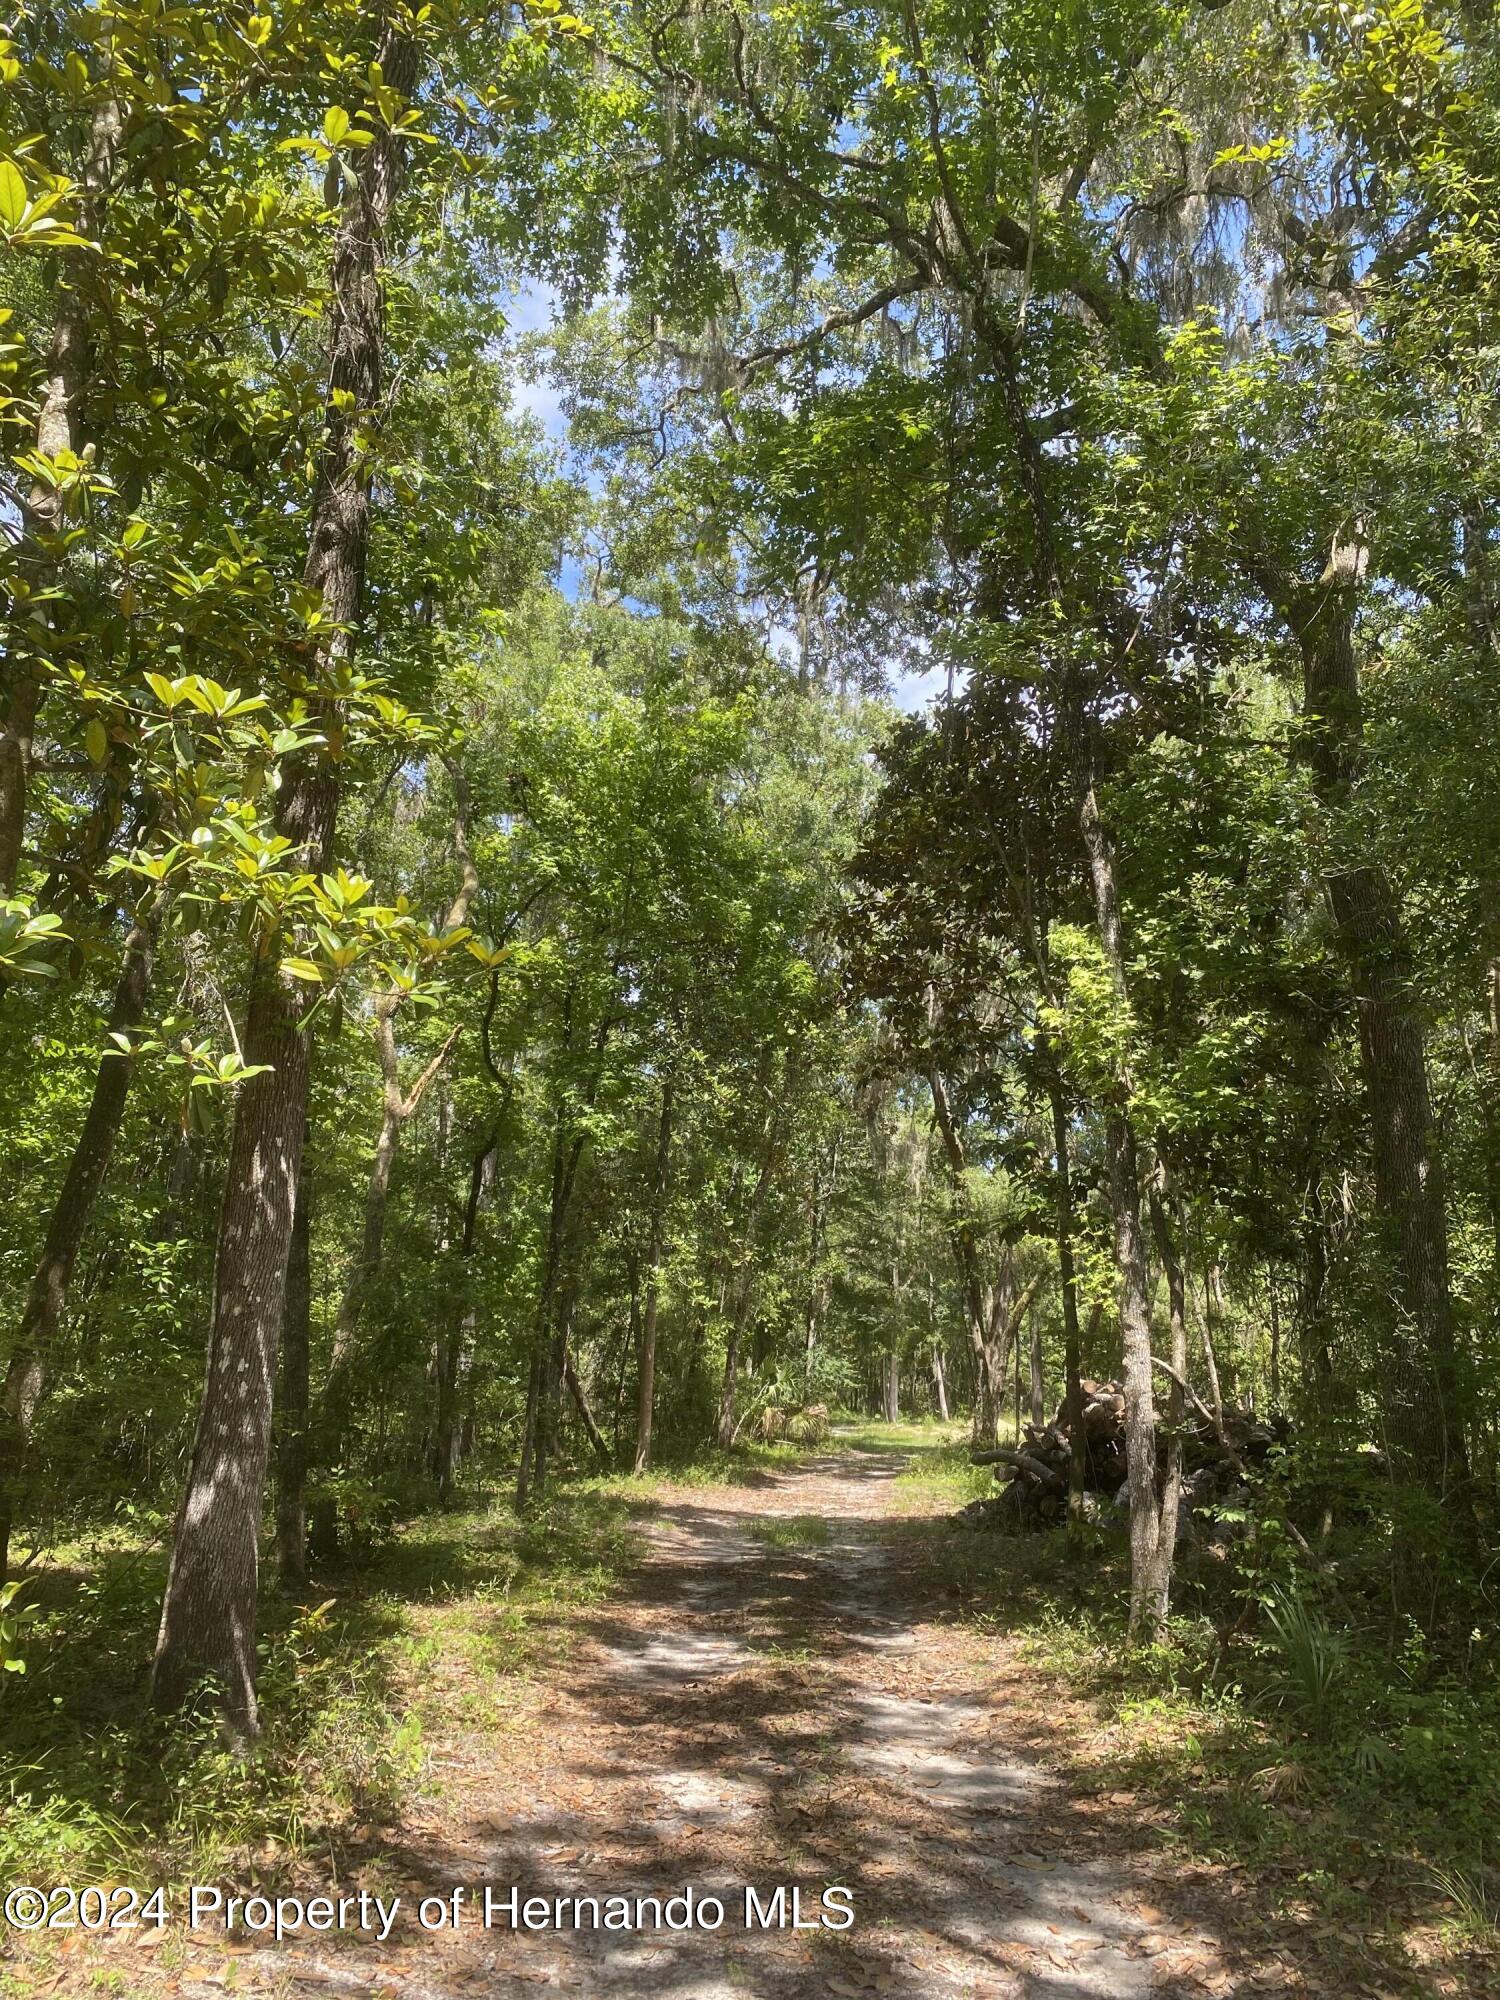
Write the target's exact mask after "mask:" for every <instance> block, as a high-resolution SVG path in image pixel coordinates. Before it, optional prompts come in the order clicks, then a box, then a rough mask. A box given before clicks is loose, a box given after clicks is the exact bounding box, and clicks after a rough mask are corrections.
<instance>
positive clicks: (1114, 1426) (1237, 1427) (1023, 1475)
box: [956, 1378, 1281, 1535]
mask: <svg viewBox="0 0 1500 2000" xmlns="http://www.w3.org/2000/svg"><path fill="white" fill-rule="evenodd" d="M1082 1387H1083V1442H1084V1459H1083V1490H1084V1496H1085V1505H1086V1511H1087V1512H1088V1513H1089V1514H1091V1515H1093V1516H1095V1517H1097V1516H1098V1515H1099V1513H1100V1512H1101V1499H1100V1496H1103V1500H1104V1501H1109V1502H1113V1503H1115V1504H1117V1505H1119V1506H1121V1507H1123V1506H1124V1504H1125V1470H1126V1468H1125V1390H1124V1385H1123V1384H1122V1383H1119V1382H1091V1381H1089V1380H1088V1379H1087V1378H1085V1380H1084V1382H1083V1384H1082ZM1189 1395H1190V1399H1191V1402H1192V1406H1193V1407H1192V1410H1191V1412H1190V1413H1189V1415H1188V1417H1187V1419H1186V1428H1185V1430H1184V1433H1183V1451H1182V1458H1183V1476H1182V1484H1181V1487H1180V1489H1179V1496H1178V1533H1179V1534H1180V1535H1181V1534H1185V1533H1186V1532H1187V1528H1188V1523H1189V1520H1190V1517H1191V1515H1192V1513H1193V1510H1194V1509H1195V1508H1198V1507H1203V1506H1205V1505H1212V1504H1213V1503H1214V1502H1216V1501H1221V1500H1225V1499H1228V1498H1230V1497H1231V1496H1232V1495H1234V1492H1235V1489H1236V1488H1243V1487H1246V1486H1247V1484H1248V1481H1249V1478H1250V1476H1251V1474H1252V1471H1253V1468H1254V1467H1255V1466H1256V1465H1257V1464H1258V1463H1259V1461H1260V1460H1262V1459H1263V1458H1264V1457H1265V1455H1266V1453H1267V1452H1268V1451H1269V1450H1270V1449H1271V1447H1272V1445H1274V1444H1276V1443H1277V1442H1278V1440H1279V1438H1280V1435H1281V1432H1280V1430H1279V1429H1277V1428H1273V1427H1272V1426H1270V1425H1268V1424H1265V1423H1262V1422H1260V1421H1259V1420H1258V1419H1257V1418H1256V1417H1255V1416H1253V1415H1252V1414H1251V1413H1250V1412H1249V1411H1247V1410H1241V1409H1237V1408H1234V1407H1232V1406H1230V1405H1228V1404H1226V1405H1225V1407H1224V1408H1223V1410H1222V1411H1221V1412H1220V1413H1219V1414H1217V1415H1216V1414H1215V1413H1214V1412H1213V1411H1211V1410H1209V1409H1208V1408H1207V1407H1206V1406H1205V1405H1204V1404H1203V1403H1201V1402H1200V1401H1199V1400H1198V1398H1197V1397H1196V1396H1193V1395H1192V1394H1191V1391H1190V1392H1189ZM1159 1419H1160V1413H1159V1412H1158V1426H1157V1464H1156V1478H1157V1489H1158V1491H1160V1488H1161V1484H1162V1481H1163V1480H1164V1479H1165V1477H1166V1456H1167V1439H1166V1434H1165V1427H1164V1426H1163V1425H1162V1424H1161V1422H1160V1420H1159ZM1071 1459H1072V1444H1071V1441H1070V1434H1069V1430H1068V1416H1067V1405H1066V1403H1064V1404H1063V1405H1062V1406H1061V1407H1060V1408H1059V1410H1058V1412H1057V1415H1056V1416H1055V1417H1054V1418H1053V1420H1052V1422H1051V1423H1050V1424H1048V1425H1046V1426H1045V1427H1044V1428H1040V1429H1039V1428H1038V1427H1037V1426H1036V1425H1034V1424H1027V1426H1026V1428H1025V1430H1024V1432H1023V1433H1022V1441H1021V1442H1020V1443H1019V1444H1015V1445H998V1446H996V1447H995V1448H994V1449H993V1450H991V1451H976V1452H975V1453H974V1454H973V1460H974V1463H975V1464H976V1465H992V1466H993V1467H994V1468H995V1477H996V1478H997V1479H999V1480H1003V1481H1004V1482H1005V1484H1004V1487H1003V1489H1002V1491H1001V1492H1000V1493H999V1494H997V1495H996V1497H995V1498H994V1499H992V1500H972V1501H970V1503H969V1505H968V1506H967V1507H964V1508H962V1509H961V1510H960V1512H959V1513H958V1515H957V1516H956V1518H957V1519H958V1520H959V1521H961V1522H963V1523H964V1524H965V1525H966V1526H968V1527H973V1528H998V1529H1002V1530H1008V1531H1010V1532H1012V1533H1016V1532H1019V1531H1021V1530H1024V1529H1028V1528H1047V1527H1051V1526H1052V1525H1053V1524H1054V1523H1056V1522H1058V1521H1061V1520H1063V1519H1065V1517H1066V1515H1067V1511H1068V1472H1069V1466H1070V1463H1071ZM1236 1497H1237V1496H1236Z"/></svg>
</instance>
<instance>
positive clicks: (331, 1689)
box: [0, 1480, 643, 1886]
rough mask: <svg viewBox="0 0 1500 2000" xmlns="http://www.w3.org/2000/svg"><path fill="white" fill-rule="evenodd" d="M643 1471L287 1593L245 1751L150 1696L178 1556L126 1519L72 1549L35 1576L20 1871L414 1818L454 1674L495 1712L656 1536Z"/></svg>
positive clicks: (344, 1832)
mask: <svg viewBox="0 0 1500 2000" xmlns="http://www.w3.org/2000/svg"><path fill="white" fill-rule="evenodd" d="M642 1498H643V1496H642V1495H640V1494H639V1493H638V1492H637V1491H636V1490H635V1489H634V1487H633V1485H632V1484H630V1483H627V1482H621V1481H614V1482H607V1481H601V1480H592V1481H588V1482H584V1483H581V1484H580V1485H578V1486H576V1487H567V1488H563V1489H561V1490H560V1491H559V1492H558V1493H557V1494H556V1495H555V1496H554V1497H553V1498H552V1499H551V1500H550V1501H549V1502H548V1504H547V1505H546V1506H545V1508H541V1509H538V1510H537V1511H535V1512H533V1513H531V1514H529V1515H527V1516H526V1517H525V1518H524V1519H519V1520H518V1519H517V1518H516V1517H515V1516H514V1515H512V1514H510V1513H509V1512H508V1511H501V1510H494V1511H490V1510H479V1511H474V1512H470V1513H467V1514H453V1515H433V1516H428V1517H426V1518H424V1519H422V1520H420V1521H418V1522H416V1523H414V1524H412V1525H410V1526H409V1527H408V1528H406V1529H405V1530H404V1531H403V1532H402V1533H401V1534H400V1535H399V1536H398V1537H396V1538H395V1539H393V1540H391V1541H390V1542H388V1543H386V1544H385V1545H383V1546H380V1547H377V1548H376V1549H375V1550H374V1551H372V1552H371V1553H370V1554H369V1555H368V1556H367V1557H365V1558H364V1559H363V1560H361V1561H360V1562H359V1563H358V1564H353V1563H351V1564H350V1565H349V1566H347V1567H345V1568H343V1569H340V1570H337V1571H335V1572H332V1573H330V1574H328V1575H326V1576H323V1577H320V1578H319V1580H318V1582H317V1584H316V1585H315V1587H314V1588H313V1590H312V1591H311V1592H310V1594H309V1597H308V1600H307V1602H306V1603H298V1602H295V1601H293V1600H292V1599H290V1598H288V1597H286V1596H283V1595H282V1594H280V1593H278V1592H275V1591H271V1592H268V1593H266V1595H265V1599H264V1601H263V1605H262V1613H263V1616H262V1629H261V1636H260V1659H261V1664H260V1689H261V1707H262V1731H263V1733H262V1738H261V1741H260V1743H259V1744H258V1745H257V1747H256V1749H255V1751H254V1752H253V1753H252V1754H251V1755H250V1756H249V1757H241V1756H238V1755H234V1754H231V1753H230V1751H228V1750H227V1749H226V1748H225V1747H224V1746H223V1744H222V1743H221V1742H220V1739H219V1735H218V1732H217V1728H216V1726H215V1723H214V1721H213V1719H212V1717H211V1716H209V1715H206V1714H205V1715H203V1716H199V1717H189V1718H187V1719H186V1721H184V1720H183V1719H181V1718H178V1719H174V1720H172V1721H166V1720H163V1719H162V1718H160V1717H158V1716H156V1715H154V1714H153V1713H152V1712H151V1711H150V1710H149V1709H148V1708H147V1707H146V1706H145V1702H144V1682H145V1670H146V1665H147V1662H148V1661H149V1659H150V1656H151V1648H152V1642H153V1640H154V1637H155V1628H156V1618H157V1612H158V1608H159V1605H160V1593H161V1588H162V1582H163V1575H164V1566H165V1565H164V1557H163V1556H162V1554H161V1552H160V1550H158V1549H154V1548H139V1547H134V1548H133V1547H131V1546H130V1545H129V1544H128V1543H122V1542H121V1541H120V1540H119V1539H118V1538H116V1539H113V1540H110V1541H107V1542H106V1541H100V1542H97V1543H92V1544H86V1545H74V1546H73V1547H70V1548H66V1549H61V1550H58V1551H56V1552H55V1554H54V1556H53V1558H52V1559H51V1561H50V1562H49V1563H48V1565H47V1567H46V1569H45V1570H44V1571H43V1572H42V1574H41V1575H40V1577H39V1578H38V1579H37V1582H36V1587H35V1589H34V1591H33V1593H32V1594H33V1595H34V1596H35V1599H36V1601H37V1602H38V1604H39V1606H40V1611H39V1615H38V1617H37V1618H36V1620H35V1621H34V1622H33V1623H32V1624H31V1625H30V1626H29V1628H28V1631H27V1638H26V1655H27V1669H28V1670H27V1672H26V1674H25V1675H24V1676H18V1675H7V1676H6V1677H5V1685H4V1687H3V1689H0V1704H3V1708H0V1721H3V1733H4V1749H3V1752H0V1799H3V1800H4V1801H5V1810H4V1811H3V1813H0V1875H4V1877H5V1878H7V1879H8V1880H11V1881H22V1882H35V1883H38V1884H41V1885H43V1886H46V1885H48V1884H50V1883H54V1882H61V1881H68V1882H71V1883H73V1884H74V1885H82V1884H83V1883H85V1882H88V1881H93V1880H102V1879H109V1880H112V1881H121V1882H133V1883H148V1882H157V1881H163V1882H167V1883H173V1882H180V1881H185V1880H190V1879H196V1880H212V1879H214V1878H215V1876H218V1875H223V1874H232V1873H241V1874H242V1873H243V1872H244V1871H245V1870H246V1868H247V1867H249V1866H250V1865H251V1863H252V1861H253V1865H254V1868H255V1870H256V1871H257V1872H258V1873H259V1874H260V1875H262V1876H264V1875H265V1874H266V1873H267V1870H268V1869H269V1870H270V1871H271V1872H272V1873H273V1874H274V1873H275V1871H276V1870H277V1869H279V1868H286V1867H290V1866H291V1865H293V1864H294V1863H295V1861H296V1860H297V1858H298V1857H299V1856H300V1855H301V1854H303V1853H305V1852H309V1851H316V1852H318V1853H320V1854H322V1853H326V1852H327V1851H328V1850H329V1849H330V1848H333V1849H334V1850H338V1849H342V1848H346V1847H347V1846H348V1845H349V1843H351V1842H357V1841H360V1840H363V1839H366V1838H367V1837H369V1836H370V1835H371V1834H373V1833H374V1832H375V1831H377V1830H378V1829H379V1828H380V1827H382V1826H384V1825H388V1824H390V1823H391V1822H392V1821H394V1820H395V1819H396V1818H397V1817H399V1815H400V1814H401V1812H402V1811H403V1810H404V1809H405V1807H406V1806H407V1805H408V1804H409V1802H410V1799H411V1796H412V1793H413V1790H414V1789H420V1788H421V1786H422V1785H423V1784H424V1782H425V1781H426V1776H427V1758H426V1751H425V1740H426V1732H427V1730H428V1728H429V1727H430V1726H431V1723H432V1721H433V1719H434V1712H435V1709H436V1708H437V1707H438V1706H440V1705H441V1703H442V1702H443V1701H444V1700H447V1699H451V1698H452V1697H453V1695H454V1692H455V1689H454V1686H453V1685H452V1684H447V1685H441V1684H439V1683H438V1682H436V1681H435V1679H434V1675H433V1671H432V1670H433V1669H434V1667H435V1666H436V1665H437V1663H438V1662H440V1661H442V1660H444V1659H446V1658H449V1657H451V1658H452V1659H454V1660H455V1661H458V1662H460V1663H461V1664H462V1666H463V1668H464V1669H465V1672H464V1675H463V1677H462V1680H461V1682H460V1684H459V1685H460V1686H461V1689H462V1693H463V1698H464V1700H465V1701H466V1702H467V1703H468V1704H470V1712H468V1713H467V1714H466V1721H467V1722H468V1723H469V1724H470V1725H472V1726H473V1727H474V1728H476V1729H483V1728H488V1727H493V1726H496V1725H497V1724H498V1723H499V1721H500V1720H501V1719H502V1718H503V1715H504V1710H505V1705H506V1694H507V1689H508V1688H511V1687H513V1686H514V1684H515V1683H516V1682H517V1681H518V1680H519V1679H520V1678H523V1677H525V1676H528V1675H530V1674H533V1673H534V1672H536V1671H537V1670H538V1669H539V1667H540V1666H541V1665H542V1664H543V1663H544V1662H545V1661H546V1660H548V1659H549V1658H552V1657H554V1656H555V1655H556V1653H557V1651H558V1650H559V1649H560V1648H561V1647H562V1645H563V1644H564V1643H565V1641H564V1638H563V1629H564V1628H563V1621H562V1620H561V1619H560V1618H559V1616H558V1614H559V1613H560V1612H562V1611H565V1610H567V1609H571V1608H573V1607H577V1606H579V1605H586V1604H589V1603H592V1602H597V1601H598V1600H599V1599H601V1598H602V1597H604V1596H606V1595H607V1594H608V1593H609V1592H610V1591H611V1590H612V1589H613V1588H614V1587H615V1585H616V1582H617V1580H618V1578H619V1576H620V1574H621V1573H622V1571H623V1569H624V1568H625V1567H626V1566H627V1565H628V1563H629V1562H630V1561H631V1559H632V1557H633V1554H634V1550H635V1548H636V1544H637V1532H638V1531H637V1529H636V1527H635V1524H634V1515H635V1513H636V1512H638V1511H639V1508H640V1505H641V1502H642Z"/></svg>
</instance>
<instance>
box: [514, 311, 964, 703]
mask: <svg viewBox="0 0 1500 2000" xmlns="http://www.w3.org/2000/svg"><path fill="white" fill-rule="evenodd" d="M557 303H558V301H557V294H556V292H555V291H554V290H553V289H552V287H551V286H550V285H544V284H539V283H531V284H527V285H526V286H524V287H522V288H521V289H520V290H518V291H516V292H513V293H511V294H510V296H509V297H508V298H507V299H506V300H505V312H506V317H507V319H508V320H509V322H510V330H511V332H512V333H513V334H518V335H519V334H528V333H545V332H547V331H548V329H549V328H550V327H551V326H552V324H553V318H554V314H555V312H556V309H557ZM512 400H513V401H514V403H515V406H516V408H517V409H518V410H522V411H525V412H526V414H527V415H529V416H532V417H535V419H536V420H537V422H538V423H539V424H540V425H541V427H542V429H543V431H544V432H545V433H546V435H547V436H548V437H549V438H551V439H553V440H554V441H555V442H557V443H559V444H562V443H565V442H566V439H567V434H568V425H567V419H566V418H565V417H564V415H563V413H562V403H561V397H560V396H559V393H558V390H557V387H556V385H555V384H554V383H553V382H552V381H551V380H550V379H549V378H548V376H547V375H546V373H545V371H541V372H539V373H538V374H537V375H536V377H535V379H534V380H531V381H527V380H524V379H523V378H521V377H520V376H519V375H518V376H517V377H516V378H515V381H514V386H513V389H512ZM578 578H579V571H578V567H577V565H576V564H575V563H572V562H569V563H567V564H565V565H564V569H563V575H562V578H561V583H562V588H563V589H564V590H565V591H567V592H568V593H569V594H570V595H571V594H572V592H573V591H574V590H575V589H576V588H577V585H578ZM786 638H787V643H788V644H789V645H790V643H791V634H790V633H788V634H787V635H786ZM946 685H947V673H946V670H945V669H943V668H942V667H934V668H931V669H930V670H929V671H928V672H926V673H922V674H907V673H897V674H896V675H894V676H893V677H892V686H891V698H892V700H893V701H894V702H895V704H896V706H897V708H899V709H901V710H902V711H903V712H904V713H906V714H908V715H914V714H916V713H917V712H918V710H920V709H923V708H925V707H926V706H927V704H928V703H929V702H930V701H931V700H932V699H933V698H934V697H935V696H936V695H939V694H941V693H942V692H943V690H944V688H945V687H946Z"/></svg>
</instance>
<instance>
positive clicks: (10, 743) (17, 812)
mask: <svg viewBox="0 0 1500 2000" xmlns="http://www.w3.org/2000/svg"><path fill="white" fill-rule="evenodd" d="M124 135H125V115H124V112H123V110H122V108H121V106H120V104H119V102H118V100H117V99H115V98H106V99H105V100H104V102H103V103H101V104H100V105H98V106H97V107H96V109H95V111H94V114H93V118H92V120H91V123H90V127H89V139H88V148H87V152H86V155H85V158H84V163H83V173H82V176H81V181H82V200H81V202H80V204H79V223H80V234H82V235H83V236H86V237H97V236H99V234H100V233H101V230H102V224H103V219H104V205H105V200H106V196H107V191H108V187H109V181H110V177H111V175H112V174H113V172H114V163H115V159H116V156H117V154H118V152H119V149H120V142H121V140H122V139H123V138H124ZM94 255H95V253H94V252H92V251H88V250H69V251H64V252H63V255H62V257H61V259H60V262H59V267H58V284H57V303H56V308H55V311H54V316H53V324H52V341H51V345H50V347H49V348H48V352H47V362H46V373H45V376H44V380H43V387H42V393H41V406H40V409H39V410H38V412H37V426H36V450H37V455H38V457H40V458H46V459H53V458H56V457H58V456H59V455H60V454H61V453H63V452H72V453H73V454H74V455H75V456H76V457H80V458H81V457H82V456H83V450H84V440H83V438H82V436H81V435H80V425H79V417H80V412H81V410H82V406H83V401H84V390H85V386H86V383H87V379H88V352H89V326H88V313H87V310H86V307H85V304H84V296H83V289H82V288H83V286H84V285H85V284H86V283H87V282H88V272H89V262H90V259H91V258H92V257H93V256H94ZM66 527H67V522H66V520H65V518H64V499H63V496H62V495H61V493H59V491H58V490H57V488H56V487H54V486H52V485H50V484H48V483H47V482H46V481H45V480H41V479H38V480H36V481H35V482H34V483H33V485H32V486H31V488H30V490H29V492H28V493H27V495H26V497H25V499H24V500H23V501H22V505H21V545H20V547H19V548H18V549H17V551H16V561H17V566H18V567H19V568H20V570H21V571H22V573H23V574H24V575H25V577H26V581H27V584H28V586H29V588H30V590H31V592H32V593H33V601H34V602H35V603H37V604H39V605H44V604H45V601H46V600H45V591H46V588H47V585H48V583H49V581H50V580H51V578H52V576H53V575H54V573H55V571H56V569H57V565H58V560H59V557H60V555H61V553H62V547H63V544H62V536H63V534H64V532H65V530H66ZM38 593H42V595H40V596H38V595H37V594H38ZM44 615H45V613H44V611H40V610H34V611H33V612H32V616H33V617H38V616H44ZM17 623H19V621H17ZM36 644H37V647H38V650H40V651H42V652H44V653H46V652H51V651H53V650H54V649H53V646H52V644H51V642H50V640H49V638H48V637H47V635H46V634H45V633H43V632H41V631H39V632H38V633H37V635H36ZM41 694H42V679H41V675H40V671H39V668H38V665H37V662H36V660H35V659H33V658H32V657H31V655H30V648H29V646H28V643H27V641H26V639H25V638H24V637H22V636H21V634H20V633H19V631H18V630H17V629H16V627H15V626H13V627H12V631H11V635H10V637H9V639H8V641H7V644H6V663H5V675H4V682H3V692H0V897H6V896H9V895H11V894H12V893H13V891H14V889H15V885H16V875H17V873H18V871H19V869H20V865H21V852H22V849H23V847H24V846H25V843H26V809H27V802H28V799H29V796H30V790H31V766H32V754H33V738H34V736H35V732H36V719H37V710H38V708H39V706H40V704H41Z"/></svg>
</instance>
